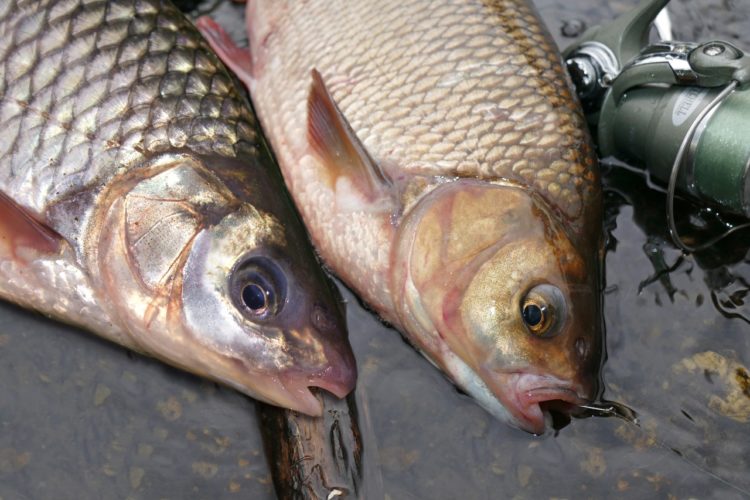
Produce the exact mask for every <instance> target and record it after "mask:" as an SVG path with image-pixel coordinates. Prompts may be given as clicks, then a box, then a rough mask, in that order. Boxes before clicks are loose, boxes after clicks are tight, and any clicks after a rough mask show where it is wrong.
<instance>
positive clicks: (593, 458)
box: [581, 448, 607, 477]
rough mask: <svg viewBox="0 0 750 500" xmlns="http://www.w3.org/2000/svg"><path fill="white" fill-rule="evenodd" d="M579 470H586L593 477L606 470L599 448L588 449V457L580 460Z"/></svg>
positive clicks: (602, 454)
mask: <svg viewBox="0 0 750 500" xmlns="http://www.w3.org/2000/svg"><path fill="white" fill-rule="evenodd" d="M581 470H583V471H584V472H588V473H589V474H590V475H591V476H593V477H600V476H601V475H602V474H604V471H606V470H607V463H606V462H605V461H604V453H603V451H602V449H601V448H591V449H589V453H588V457H586V460H584V461H583V462H581Z"/></svg>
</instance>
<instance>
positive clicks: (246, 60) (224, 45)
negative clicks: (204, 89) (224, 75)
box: [195, 16, 253, 88]
mask: <svg viewBox="0 0 750 500" xmlns="http://www.w3.org/2000/svg"><path fill="white" fill-rule="evenodd" d="M195 27H196V28H198V31H200V32H201V35H203V38H205V39H206V41H207V42H208V44H209V45H210V46H211V48H212V49H213V50H214V52H216V55H218V56H219V59H221V61H222V62H223V63H224V64H226V65H227V67H229V69H231V70H232V71H233V72H234V74H235V75H237V78H239V79H240V80H241V81H242V83H244V84H245V85H247V86H248V88H249V87H250V84H251V82H252V81H253V58H252V55H251V54H250V49H249V48H244V49H243V48H240V47H238V46H237V44H236V43H234V40H232V38H231V37H230V36H229V35H228V34H227V32H226V31H224V28H222V27H221V26H219V24H218V23H217V22H216V21H214V20H213V19H211V18H210V17H209V16H201V17H199V18H198V20H197V21H195Z"/></svg>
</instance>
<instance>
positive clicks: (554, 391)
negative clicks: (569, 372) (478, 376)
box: [489, 371, 589, 435]
mask: <svg viewBox="0 0 750 500" xmlns="http://www.w3.org/2000/svg"><path fill="white" fill-rule="evenodd" d="M489 380H491V382H493V383H491V384H490V386H491V387H492V391H493V392H494V393H495V395H496V396H497V398H498V399H499V400H500V402H501V403H502V404H503V406H505V408H506V409H507V410H508V411H509V412H510V414H511V415H512V417H513V419H514V420H515V423H516V424H517V425H518V427H520V428H521V429H522V430H524V431H526V432H530V433H532V434H537V435H541V434H544V433H545V432H546V430H547V428H548V427H551V426H552V424H553V420H557V419H558V418H559V417H562V418H564V419H569V418H570V416H572V415H575V414H578V413H580V412H581V410H580V405H582V404H585V403H586V402H587V401H589V398H588V397H586V396H585V395H584V391H583V390H582V388H581V387H580V386H579V385H578V384H575V383H573V382H569V381H565V380H561V379H559V378H557V377H554V376H552V375H546V374H538V373H532V372H526V371H513V372H500V373H498V372H494V373H491V374H490V378H489Z"/></svg>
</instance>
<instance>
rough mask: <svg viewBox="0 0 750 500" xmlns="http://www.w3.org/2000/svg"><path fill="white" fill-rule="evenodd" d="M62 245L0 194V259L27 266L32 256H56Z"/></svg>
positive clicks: (22, 210) (45, 227)
mask: <svg viewBox="0 0 750 500" xmlns="http://www.w3.org/2000/svg"><path fill="white" fill-rule="evenodd" d="M62 241H63V239H62V237H61V236H60V235H59V234H57V233H56V232H55V231H53V230H52V229H50V228H49V227H47V226H46V225H44V224H43V223H41V222H39V221H38V220H37V218H36V217H35V216H34V215H32V214H31V212H30V211H29V210H27V209H25V208H23V207H22V206H20V205H19V204H18V203H16V202H15V201H13V200H12V199H10V198H9V197H8V196H7V195H6V194H5V193H2V192H0V259H3V260H4V259H13V260H20V261H22V262H24V263H28V262H30V261H31V260H33V259H34V257H35V256H36V255H39V254H55V253H57V252H59V251H60V246H61V244H62Z"/></svg>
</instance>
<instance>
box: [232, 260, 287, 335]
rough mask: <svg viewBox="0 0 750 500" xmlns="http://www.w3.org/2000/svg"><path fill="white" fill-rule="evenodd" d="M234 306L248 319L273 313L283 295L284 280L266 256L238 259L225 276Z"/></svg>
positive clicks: (282, 275) (268, 315)
mask: <svg viewBox="0 0 750 500" xmlns="http://www.w3.org/2000/svg"><path fill="white" fill-rule="evenodd" d="M229 289H230V293H231V295H232V301H233V302H234V305H235V307H237V309H239V310H240V312H242V314H243V315H244V316H245V317H247V318H248V319H250V320H254V321H255V320H262V319H268V318H270V317H273V316H275V315H277V314H278V313H279V312H280V311H281V308H282V306H283V304H284V299H285V296H286V279H285V278H284V273H283V272H282V271H281V268H279V266H278V265H277V264H275V263H274V262H273V261H272V260H270V259H268V258H266V257H257V256H254V257H250V258H245V259H240V261H239V262H238V263H237V264H236V265H235V267H234V269H233V270H232V273H231V274H230V278H229Z"/></svg>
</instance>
